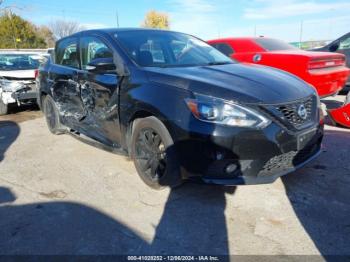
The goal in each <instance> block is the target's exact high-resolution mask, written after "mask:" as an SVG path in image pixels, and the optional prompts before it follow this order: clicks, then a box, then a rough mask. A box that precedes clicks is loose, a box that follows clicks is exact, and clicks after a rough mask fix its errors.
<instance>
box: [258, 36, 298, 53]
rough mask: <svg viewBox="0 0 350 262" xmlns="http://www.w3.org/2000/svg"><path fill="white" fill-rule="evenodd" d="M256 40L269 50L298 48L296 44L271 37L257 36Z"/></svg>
mask: <svg viewBox="0 0 350 262" xmlns="http://www.w3.org/2000/svg"><path fill="white" fill-rule="evenodd" d="M255 42H256V43H257V44H258V45H260V46H261V47H262V48H264V49H265V50H267V51H278V50H296V49H298V48H296V47H295V46H292V45H290V44H288V43H286V42H283V41H281V40H277V39H271V38H263V37H261V38H257V39H255Z"/></svg>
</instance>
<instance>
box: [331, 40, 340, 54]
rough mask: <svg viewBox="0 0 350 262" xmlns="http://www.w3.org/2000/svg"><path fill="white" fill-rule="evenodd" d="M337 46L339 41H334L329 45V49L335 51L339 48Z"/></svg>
mask: <svg viewBox="0 0 350 262" xmlns="http://www.w3.org/2000/svg"><path fill="white" fill-rule="evenodd" d="M339 46H340V42H339V41H336V42H334V43H333V44H331V45H330V47H329V51H331V52H335V51H337V50H338V49H339Z"/></svg>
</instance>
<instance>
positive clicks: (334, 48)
mask: <svg viewBox="0 0 350 262" xmlns="http://www.w3.org/2000/svg"><path fill="white" fill-rule="evenodd" d="M311 51H320V52H336V53H339V54H343V55H345V56H346V65H347V67H350V33H347V34H345V35H343V36H342V37H339V38H338V39H336V40H334V41H333V42H331V43H329V44H328V45H326V46H324V47H321V48H316V49H312V50H311ZM346 89H347V90H349V89H350V77H349V78H348V80H347V87H346Z"/></svg>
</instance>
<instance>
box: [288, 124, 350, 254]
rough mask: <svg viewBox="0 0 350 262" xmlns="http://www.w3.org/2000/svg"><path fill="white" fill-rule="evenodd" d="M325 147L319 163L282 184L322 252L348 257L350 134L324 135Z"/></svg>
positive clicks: (349, 228)
mask: <svg viewBox="0 0 350 262" xmlns="http://www.w3.org/2000/svg"><path fill="white" fill-rule="evenodd" d="M324 146H325V149H324V152H323V154H322V155H321V156H320V157H319V159H318V160H317V161H315V162H313V163H312V164H309V165H308V166H307V167H305V168H304V169H301V170H299V171H297V172H295V173H294V174H290V175H287V176H285V177H283V178H282V181H283V183H284V186H285V189H286V193H287V196H288V198H289V201H290V203H291V205H292V207H293V209H294V212H295V214H296V216H297V218H298V219H299V221H300V223H301V224H302V226H303V227H304V229H305V231H306V233H307V234H308V235H309V237H310V239H311V240H312V241H313V242H314V244H315V246H316V247H317V249H318V250H319V252H320V253H321V254H322V255H324V256H326V255H349V254H350V219H349V218H350V190H349V185H350V165H349V151H348V150H349V148H350V132H346V131H342V130H337V131H335V130H327V131H325V140H324ZM331 152H332V153H331ZM286 233H288V232H286Z"/></svg>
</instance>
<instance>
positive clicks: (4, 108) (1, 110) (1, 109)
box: [0, 98, 8, 116]
mask: <svg viewBox="0 0 350 262" xmlns="http://www.w3.org/2000/svg"><path fill="white" fill-rule="evenodd" d="M7 112H8V105H7V104H5V103H4V102H3V101H2V99H1V98H0V116H3V115H7Z"/></svg>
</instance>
